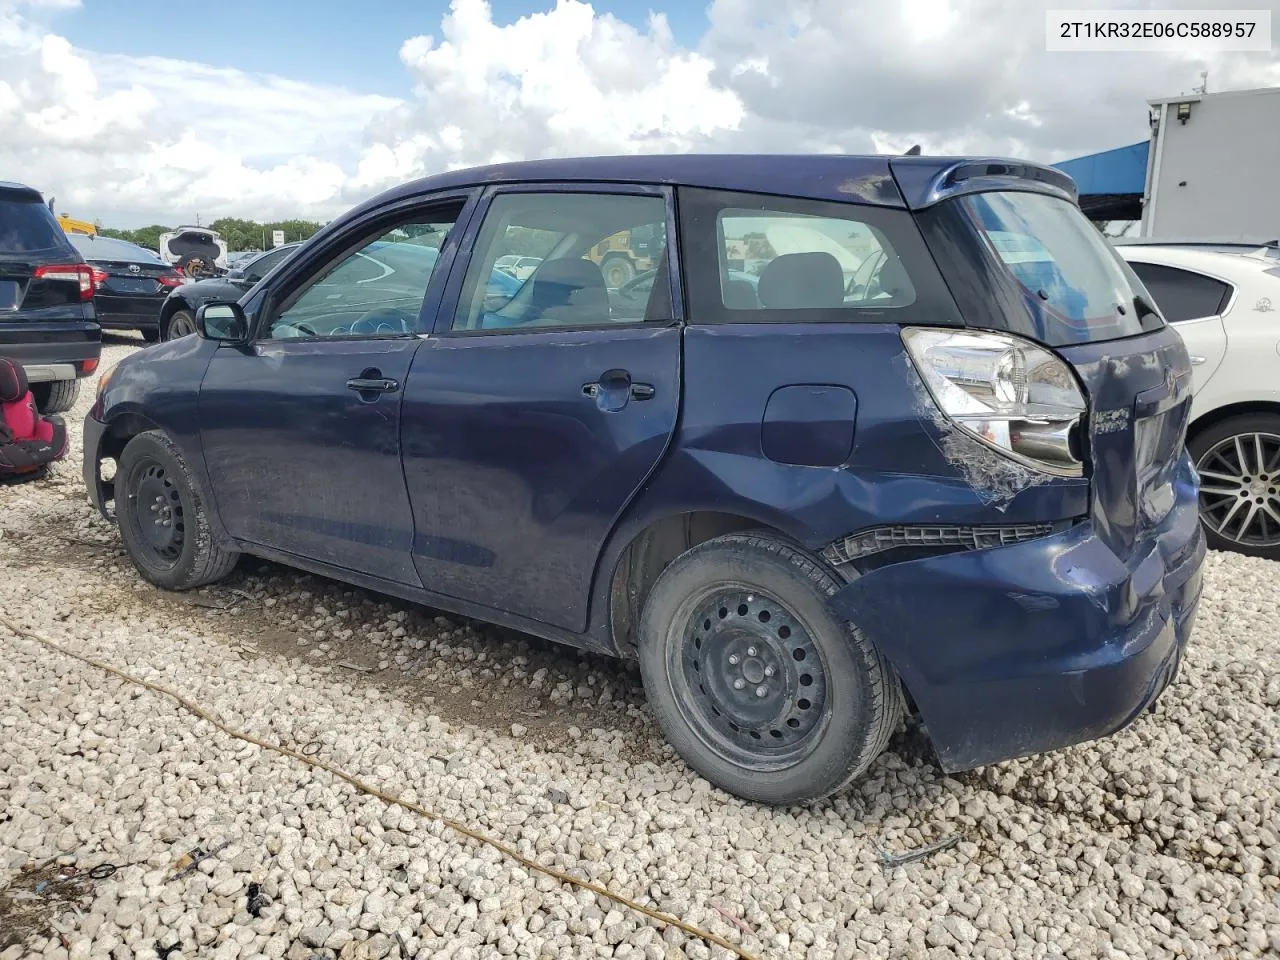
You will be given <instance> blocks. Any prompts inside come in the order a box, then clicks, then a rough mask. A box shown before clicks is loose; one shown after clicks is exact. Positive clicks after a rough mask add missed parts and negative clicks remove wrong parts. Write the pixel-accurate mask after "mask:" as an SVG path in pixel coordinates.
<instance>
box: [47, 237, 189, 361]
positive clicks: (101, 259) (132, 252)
mask: <svg viewBox="0 0 1280 960" xmlns="http://www.w3.org/2000/svg"><path fill="white" fill-rule="evenodd" d="M67 239H69V240H70V241H71V245H72V246H73V247H75V248H76V250H78V251H79V252H80V255H81V256H82V257H84V259H85V262H86V263H87V264H89V266H90V267H92V268H93V306H94V310H95V311H96V313H97V315H98V323H99V325H100V326H101V327H102V328H103V329H104V330H137V331H138V332H139V333H141V334H142V336H143V338H144V339H146V340H147V341H149V342H151V343H155V342H156V341H157V340H159V339H160V307H161V306H162V305H163V304H164V301H165V298H166V297H167V296H168V295H169V293H170V291H172V290H173V289H174V288H175V287H180V286H182V284H184V283H186V280H187V278H186V277H184V276H183V275H182V274H181V273H179V272H178V271H177V270H176V269H174V268H173V267H171V266H169V265H168V264H167V263H165V262H164V261H163V260H161V259H160V258H159V257H158V256H156V254H155V253H153V252H152V251H150V250H148V249H147V248H146V247H140V246H138V245H137V244H136V243H129V242H128V241H127V240H113V239H111V238H110V237H100V236H93V237H91V236H85V235H81V234H72V235H70V236H68V238H67Z"/></svg>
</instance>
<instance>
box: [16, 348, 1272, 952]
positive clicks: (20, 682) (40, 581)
mask: <svg viewBox="0 0 1280 960" xmlns="http://www.w3.org/2000/svg"><path fill="white" fill-rule="evenodd" d="M137 344H138V341H128V340H125V339H123V338H117V339H114V340H113V341H112V343H111V345H109V346H108V348H107V349H106V351H105V359H104V364H106V365H109V364H110V363H112V362H114V361H115V360H118V359H119V357H120V356H122V355H124V354H125V353H126V352H128V351H129V350H131V349H134V348H135V347H136V346H137ZM91 393H92V391H91V390H86V391H85V394H84V396H83V397H82V400H81V403H80V407H79V409H78V410H77V411H76V415H75V416H73V418H72V421H73V431H74V432H75V433H76V437H75V439H74V441H73V453H72V456H71V457H70V458H69V459H68V461H67V462H66V463H64V464H61V465H60V466H59V468H58V471H57V474H56V476H53V477H51V478H49V479H48V480H46V481H44V482H42V483H39V484H33V485H27V486H25V487H18V488H7V489H3V490H0V566H2V567H3V569H4V570H5V574H4V575H3V576H2V577H0V609H3V611H4V613H5V615H6V616H9V617H11V618H14V619H15V620H17V621H19V622H21V623H22V624H23V625H24V626H26V627H28V628H29V629H33V630H35V631H38V632H40V633H42V634H44V635H45V636H48V637H50V638H51V639H54V640H56V641H57V642H59V643H62V644H65V645H67V646H69V647H71V648H73V649H75V650H77V651H79V652H81V653H84V654H86V655H89V656H92V657H95V658H98V659H100V660H104V661H107V662H109V663H111V664H113V665H116V666H117V667H120V668H122V669H125V670H128V671H131V672H133V673H135V674H137V675H138V676H141V677H144V678H146V679H149V680H153V681H157V682H160V683H164V684H167V685H170V686H173V687H175V688H177V689H179V690H180V691H182V692H183V693H185V694H186V695H188V696H190V697H191V698H193V699H194V700H196V701H197V702H199V703H201V704H203V705H204V706H205V707H206V708H208V709H210V710H211V711H212V712H214V713H216V714H217V715H218V716H220V717H221V718H223V719H224V720H225V721H226V722H228V723H230V724H232V725H233V726H237V727H239V728H241V729H244V730H248V731H251V732H253V733H255V734H257V735H259V736H261V737H264V738H269V739H272V740H275V741H278V742H280V743H283V744H286V745H289V746H292V747H294V748H299V749H303V751H304V752H307V753H311V752H314V753H315V754H316V755H317V756H318V757H321V758H323V759H326V760H329V761H331V762H335V763H338V764H340V765H341V766H343V767H344V768H345V769H347V770H349V771H350V772H352V773H354V774H356V775H358V776H360V777H363V778H365V779H367V780H372V781H375V782H377V783H378V784H380V785H381V786H382V787H383V788H384V789H387V790H389V791H392V792H396V793H400V794H403V795H404V796H406V797H408V798H410V799H413V800H416V801H417V802H419V803H422V804H424V805H426V806H428V807H430V808H432V809H434V810H437V811H438V812H439V813H441V814H444V815H447V816H451V817H455V818H458V819H461V820H464V821H467V822H469V823H472V824H473V825H475V826H477V827H479V828H481V829H483V830H485V831H487V832H489V833H491V834H493V835H496V836H499V837H501V838H503V839H505V840H506V841H508V842H510V843H511V844H513V845H514V846H516V847H518V848H519V849H520V850H521V851H522V852H525V853H527V854H530V855H536V856H537V857H538V858H540V859H541V860H543V861H544V862H546V863H548V864H550V865H553V866H555V867H558V868H560V869H564V870H569V871H572V872H576V873H577V874H578V875H580V876H584V877H588V878H591V879H594V880H596V881H599V882H601V883H605V884H608V885H609V886H610V887H612V888H615V889H617V890H619V891H622V892H625V893H627V894H628V895H631V896H633V897H635V898H637V899H639V900H641V901H642V902H645V903H648V904H650V905H652V906H654V907H657V908H659V909H662V910H666V911H669V912H672V913H675V914H677V915H679V916H681V917H683V918H684V919H686V920H688V921H691V922H694V923H697V924H700V925H702V926H705V927H707V928H708V929H710V930H712V931H715V932H716V933H718V934H720V935H722V936H724V937H725V938H726V939H729V940H731V941H733V942H735V943H740V944H741V945H742V946H743V948H744V949H746V950H749V951H751V952H752V953H754V954H756V955H757V956H760V957H771V958H801V957H805V958H815V960H816V958H830V957H837V958H841V957H843V958H853V957H859V958H861V957H868V958H886V957H894V958H899V957H902V958H929V957H952V956H960V957H967V956H974V957H1020V958H1047V957H1069V958H1077V957H1078V958H1095V957H1102V958H1120V957H1153V958H1154V957H1160V958H1164V957H1169V956H1183V957H1261V956H1273V957H1274V956H1277V955H1280V839H1278V834H1280V671H1278V670H1277V666H1280V639H1277V633H1278V628H1277V624H1280V583H1278V582H1277V579H1276V576H1275V572H1276V569H1277V568H1276V567H1275V566H1274V565H1272V564H1269V563H1266V562H1263V561H1257V560H1251V559H1248V558H1242V557H1238V556H1233V555H1223V554H1212V555H1211V556H1210V558H1209V562H1208V584H1207V590H1206V599H1205V602H1204V606H1203V608H1202V613H1201V616H1200V621H1199V625H1198V627H1197V631H1196V634H1195V636H1194V639H1193V644H1192V646H1191V648H1190V650H1189V652H1188V655H1187V658H1186V660H1185V666H1184V667H1183V670H1182V673H1181V675H1180V677H1179V680H1178V682H1177V683H1176V684H1175V685H1174V686H1173V687H1172V688H1171V689H1170V690H1169V691H1168V693H1166V695H1165V697H1164V698H1163V699H1162V701H1161V703H1160V705H1159V706H1158V708H1157V709H1156V711H1155V712H1153V713H1152V714H1149V715H1147V716H1145V717H1143V718H1141V719H1140V720H1138V721H1137V722H1136V723H1135V724H1134V725H1133V726H1132V727H1131V728H1129V729H1128V730H1126V731H1124V732H1123V733H1121V734H1119V735H1118V736H1116V737H1113V738H1111V739H1110V740H1108V741H1106V742H1103V743H1098V744H1093V745H1086V746H1082V747H1078V748H1075V749H1072V750H1067V751H1063V752H1061V753H1058V754H1054V755H1051V756H1045V757H1038V758H1034V759H1029V760H1023V761H1017V762H1012V763H1006V764H1001V765H999V766H994V767H988V768H985V769H982V770H979V771H975V772H973V773H969V774H964V775H961V776H956V777H947V776H944V775H942V774H941V773H940V772H939V771H938V769H937V768H936V767H935V766H933V765H932V763H931V762H930V760H929V755H928V751H927V748H926V747H925V746H924V745H923V744H922V743H921V742H920V739H919V736H918V735H917V734H914V733H912V732H910V731H905V730H904V731H902V732H900V733H899V735H898V736H897V737H896V738H895V740H894V741H893V743H892V745H891V748H890V752H889V753H887V754H886V755H885V756H884V757H883V758H882V759H881V760H880V761H878V762H877V763H876V765H875V766H874V768H873V769H872V770H871V771H870V773H869V774H868V775H867V776H866V777H865V778H864V779H863V780H862V781H860V782H859V783H857V784H855V786H854V787H853V788H852V789H851V790H849V791H848V792H847V793H845V794H844V795H842V796H839V797H837V798H835V799H834V800H831V801H829V802H825V803H822V804H819V805H816V806H814V807H811V808H805V809H794V810H787V811H778V810H769V809H766V808H762V807H758V806H754V805H751V804H748V803H745V802H742V801H739V800H737V799H735V798H734V797H731V796H728V795H726V794H723V793H721V792H719V791H717V790H714V789H711V788H710V787H709V786H708V784H707V783H705V782H704V781H701V780H699V779H697V778H695V777H694V776H692V775H691V774H690V773H689V771H688V770H687V769H686V768H685V767H684V766H683V765H682V764H681V763H680V762H679V761H678V760H677V759H676V758H675V757H674V756H673V754H672V753H671V751H670V750H669V748H667V747H666V746H665V744H664V743H663V741H662V739H661V737H660V735H659V733H658V731H657V730H656V728H655V727H654V725H653V724H652V722H651V721H650V720H649V718H648V714H647V713H646V711H645V709H644V703H643V695H642V692H641V690H640V683H639V677H638V674H637V672H636V670H635V669H634V668H632V667H631V666H628V665H623V664H619V663H615V662H613V661H608V660H602V659H599V658H595V657H590V656H585V655H581V654H578V653H576V652H574V651H570V650H566V649H562V648H558V647H554V646H552V645H549V644H545V643H542V642H540V641H536V640H531V639H529V638H527V637H523V636H520V635H516V634H511V633H506V632H503V631H498V630H494V629H492V628H488V627H482V626H475V625H472V624H469V623H465V622H460V621H458V620H456V619H453V618H448V617H443V616H438V615H437V614H436V613H435V612H433V611H430V610H425V609H422V608H418V607H414V606H412V605H409V604H404V603H400V602H398V601H393V600H387V599H384V598H382V597H378V596H375V595H371V594H368V593H365V592H362V591H358V590H351V589H348V588H346V587H344V586H342V585H340V584H335V583H333V582H330V581H325V580H322V579H319V578H316V577H311V576H306V575H302V574H298V573H294V572H292V571H289V570H286V569H284V568H281V567H277V566H273V565H269V564H265V563H257V562H253V561H247V562H245V563H243V564H242V565H241V568H240V569H239V570H238V571H237V572H236V574H234V575H233V577H232V578H231V580H230V581H229V582H227V583H225V584H221V585H218V586H216V587H212V588H209V589H208V590H205V591H201V592H198V593H195V594H188V595H181V596H179V595H167V594H163V593H160V592H158V591H156V590H154V589H153V588H151V587H150V586H147V585H145V584H144V583H143V582H142V581H141V580H140V579H139V578H138V577H137V576H136V575H135V573H134V572H133V570H132V568H131V567H130V566H129V564H128V561H127V560H126V559H125V557H124V556H123V554H122V553H121V551H120V549H119V546H118V540H117V537H116V534H115V531H114V529H113V528H112V527H110V526H109V525H107V524H105V523H104V522H102V521H101V520H100V519H98V518H96V517H95V516H94V515H93V514H92V512H91V510H90V509H89V508H88V506H87V505H86V504H85V503H84V495H83V489H82V483H81V479H80V464H79V436H78V423H75V422H74V421H75V420H76V418H77V417H78V416H80V415H83V413H84V411H85V410H86V409H87V407H88V405H89V403H90V402H91ZM0 684H2V685H3V690H4V695H3V699H2V700H0V727H2V728H3V733H2V734H0V798H3V814H2V815H0V958H2V960H16V958H18V957H39V956H43V957H48V958H66V957H70V958H75V960H80V958H86V957H108V956H109V957H113V958H118V960H123V958H125V957H136V958H155V957H167V958H168V960H182V958H194V957H211V958H216V960H230V958H235V957H244V958H254V960H257V958H261V957H282V956H283V957H291V958H301V960H307V958H311V957H325V958H335V957H342V958H348V957H393V958H395V957H401V956H411V957H422V958H426V957H430V958H438V960H446V958H454V960H479V958H487V957H507V956H512V957H530V958H533V957H574V958H580V957H618V958H633V960H640V958H648V960H664V958H670V957H690V958H702V957H711V956H717V957H720V956H727V955H728V953H727V951H725V950H724V949H722V948H718V947H708V946H707V945H706V944H704V943H703V942H701V941H698V940H694V939H691V938H688V937H686V936H685V935H684V934H682V933H680V932H679V931H678V930H675V929H674V928H667V929H666V930H662V929H660V928H659V927H658V926H656V925H655V924H653V923H651V922H649V921H647V920H645V919H644V918H642V917H639V916H638V915H636V914H634V913H631V912H628V911H626V910H624V909H620V908H619V907H617V906H616V905H615V904H613V903H611V902H609V901H606V900H598V899H597V898H596V897H595V896H593V895H591V894H585V893H581V892H576V891H574V890H573V889H570V888H568V887H566V886H563V885H561V884H559V883H557V882H555V881H554V880H549V879H546V878H542V877H539V876H537V875H531V874H530V872H529V871H527V870H525V869H524V868H522V867H519V866H518V865H515V864H513V863H512V862H510V861H508V860H505V859H503V858H502V857H500V856H499V855H498V854H496V853H495V852H494V851H492V850H490V849H488V848H486V847H484V846H482V845H480V844H477V843H475V842H473V841H470V840H466V839H465V838H461V837H459V836H457V835H455V834H452V833H450V832H449V831H448V830H447V829H445V828H443V827H442V826H440V825H438V824H432V823H428V822H425V821H424V820H422V819H420V818H418V817H415V816H413V815H411V814H408V813H405V812H403V811H402V810H400V809H399V808H396V807H389V806H387V805H386V804H384V803H383V802H381V801H379V800H376V799H374V798H371V797H368V796H365V795H362V794H359V793H357V792H356V791H355V790H354V789H352V788H350V787H349V786H347V785H346V784H344V783H341V782H339V781H336V780H335V778H333V777H332V776H330V775H329V774H327V773H323V772H316V771H313V770H311V769H309V768H307V767H304V766H302V765H300V764H299V763H297V762H296V761H293V760H289V759H286V758H282V757H280V756H278V755H276V754H273V753H270V752H266V751H262V750H259V749H257V748H255V747H252V746H249V745H246V744H244V743H242V742H240V741H237V740H234V739H232V738H229V737H227V736H225V735H224V734H222V733H219V732H218V731H216V730H214V729H213V728H212V727H211V726H210V725H209V724H208V723H206V722H203V721H201V720H198V719H197V718H195V717H192V716H191V715H190V714H188V713H185V712H184V711H182V710H181V709H180V708H179V707H178V706H177V705H176V704H174V703H173V702H171V701H169V700H168V699H166V698H163V697H160V696H158V695H156V694H153V693H150V692H147V691H145V690H141V689H139V688H137V687H134V686H131V685H127V684H125V683H123V682H122V681H119V680H116V679H114V678H111V677H109V676H107V675H104V674H103V673H101V672H100V671H97V670H94V669H92V668H89V667H87V666H84V665H82V664H80V663H78V662H76V661H74V660H71V659H69V658H67V657H64V656H61V655H59V654H57V653H54V652H52V651H50V650H48V649H47V648H44V647H42V646H40V645H38V644H36V643H34V642H32V641H29V640H17V639H14V638H13V637H12V636H11V635H10V634H9V633H8V632H7V631H5V630H3V628H0ZM952 835H958V836H959V837H960V838H961V840H960V842H959V844H958V845H956V846H955V847H953V848H952V849H950V850H946V851H944V852H941V853H937V854H935V855H933V856H931V857H929V858H928V859H926V860H924V861H922V862H919V863H915V864H911V865H909V866H904V867H900V868H898V869H896V870H892V871H886V870H885V869H884V868H883V867H882V865H881V863H880V855H881V852H889V853H894V852H901V851H905V850H910V849H913V848H918V847H920V846H922V845H924V844H927V843H930V842H933V841H937V840H939V839H942V838H945V837H949V836H952ZM197 848H199V849H200V850H203V851H209V850H216V852H215V853H214V854H213V855H212V856H210V857H208V858H207V859H204V860H202V861H199V862H198V864H197V865H196V866H195V867H194V869H191V870H190V871H189V872H187V873H186V874H184V875H182V876H180V877H178V878H176V879H175V878H172V872H173V869H174V867H175V865H177V866H178V867H181V866H182V865H183V864H186V863H188V862H189V860H190V859H191V854H192V853H193V852H196V853H198V852H199V851H197ZM184 855H185V856H186V858H187V859H183V858H184ZM53 857H60V858H61V859H60V860H59V861H55V862H53V863H48V862H47V861H48V860H49V858H53ZM104 862H110V863H114V864H117V865H119V867H120V868H119V869H118V870H117V872H116V873H115V874H114V875H113V876H111V877H108V878H106V879H102V880H92V879H88V878H86V877H85V874H84V873H83V871H85V870H87V869H88V868H90V867H92V866H94V865H97V864H101V863H104ZM60 863H61V864H75V865H77V866H78V867H79V869H80V870H81V873H79V874H78V876H77V877H74V878H71V879H66V878H62V877H61V876H60V875H59V874H58V873H57V872H56V871H57V867H58V865H59V864H60ZM32 865H38V866H39V867H40V868H39V869H32ZM24 867H25V868H26V869H24ZM73 907H74V909H73ZM77 911H78V912H77Z"/></svg>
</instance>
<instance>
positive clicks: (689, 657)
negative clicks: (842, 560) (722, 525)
mask: <svg viewBox="0 0 1280 960" xmlns="http://www.w3.org/2000/svg"><path fill="white" fill-rule="evenodd" d="M839 586H840V584H839V582H838V581H837V580H836V579H835V578H834V577H833V576H832V575H831V574H830V573H829V572H828V571H827V570H826V568H824V567H823V566H821V565H820V564H819V563H817V562H816V561H815V560H813V559H811V558H810V557H809V556H808V555H807V554H805V553H803V552H802V551H801V550H799V549H798V548H797V547H794V546H792V545H790V544H788V543H786V542H784V541H782V540H779V539H777V538H776V537H774V536H772V535H769V534H763V533H747V534H730V535H728V536H723V537H717V538H716V539H714V540H708V541H707V542H705V543H702V544H700V545H698V546H696V547H694V548H692V549H691V550H688V551H687V552H685V553H684V554H682V555H681V556H679V557H678V558H677V559H676V560H675V561H674V562H673V563H672V564H671V565H670V566H668V567H667V569H666V570H664V571H663V573H662V575H661V576H659V577H658V580H657V582H656V583H655V584H654V586H653V590H652V592H651V593H650V594H649V597H648V599H647V600H646V602H645V606H644V611H643V613H642V615H641V619H640V631H639V637H640V670H641V674H642V676H643V677H644V686H645V692H646V695H647V696H648V699H649V703H650V706H651V708H652V710H653V712H654V714H655V716H656V717H657V720H658V724H659V726H660V727H661V728H662V731H663V733H664V734H665V735H666V737H667V741H668V742H669V743H670V744H671V745H672V746H673V747H674V748H675V750H676V752H677V753H678V754H679V755H680V756H681V757H682V758H683V759H684V760H685V762H686V763H688V764H689V766H691V767H693V769H694V770H696V771H697V772H698V773H700V774H701V775H702V776H703V777H705V778H706V779H707V780H709V781H711V782H712V783H713V784H715V785H716V786H718V787H720V788H721V789H723V790H726V791H728V792H729V793H732V794H736V795H737V796H739V797H743V798H745V799H747V800H753V801H758V802H760V803H766V804H778V805H789V804H799V803H806V802H809V801H812V800H818V799H821V798H823V797H826V796H830V795H831V794H833V793H835V792H837V791H839V790H841V789H842V788H844V787H845V786H847V785H848V784H849V783H850V782H851V781H852V780H854V779H855V778H856V777H858V776H859V775H860V774H862V773H863V772H864V771H865V770H866V769H867V768H868V767H869V766H870V765H871V763H872V761H873V760H875V759H876V757H878V756H879V755H880V754H881V753H882V752H883V750H884V748H885V745H886V744H887V743H888V742H889V737H890V736H891V735H892V733H893V731H894V729H895V728H896V727H897V724H898V721H899V719H900V718H901V716H902V713H903V698H902V688H901V684H900V683H899V682H898V678H897V675H896V674H895V673H894V672H893V669H892V667H890V666H889V664H888V662H887V661H886V660H885V659H884V657H883V656H881V655H880V653H879V651H877V650H876V648H875V647H874V646H873V645H872V644H871V642H870V641H869V640H868V639H867V638H866V637H865V636H863V634H862V633H861V632H860V631H859V630H858V629H857V628H856V627H854V626H853V625H852V624H849V623H845V622H842V621H841V620H839V619H838V618H837V617H835V616H834V615H832V613H831V612H830V610H829V609H828V606H827V599H828V598H829V597H830V596H831V594H833V593H834V592H835V591H836V590H837V589H838V588H839ZM743 611H745V613H744V612H743ZM735 657H737V658H738V659H736V660H735V659H734V658H735ZM695 663H697V664H698V666H697V667H696V668H695V667H694V666H693V665H694V664H695ZM739 681H741V682H739ZM739 691H742V692H739ZM762 691H763V692H762ZM721 708H723V709H721Z"/></svg>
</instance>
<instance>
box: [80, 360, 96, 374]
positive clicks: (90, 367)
mask: <svg viewBox="0 0 1280 960" xmlns="http://www.w3.org/2000/svg"><path fill="white" fill-rule="evenodd" d="M97 369H98V360H97V358H96V357H95V358H94V359H92V360H85V361H84V362H82V363H81V364H80V370H81V371H82V372H83V373H84V374H85V375H86V376H88V375H89V374H91V373H93V371H95V370H97Z"/></svg>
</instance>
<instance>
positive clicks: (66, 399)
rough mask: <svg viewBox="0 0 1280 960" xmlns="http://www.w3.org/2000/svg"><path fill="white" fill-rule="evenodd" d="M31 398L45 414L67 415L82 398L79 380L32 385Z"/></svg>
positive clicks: (51, 381) (53, 381)
mask: <svg viewBox="0 0 1280 960" xmlns="http://www.w3.org/2000/svg"><path fill="white" fill-rule="evenodd" d="M31 396H32V397H33V398H35V401H36V408H37V409H39V411H40V412H41V413H43V414H53V413H66V412H67V411H68V410H70V409H71V408H72V407H74V406H75V405H76V398H77V397H79V396H80V381H79V380H49V381H46V382H44V383H33V384H31Z"/></svg>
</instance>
